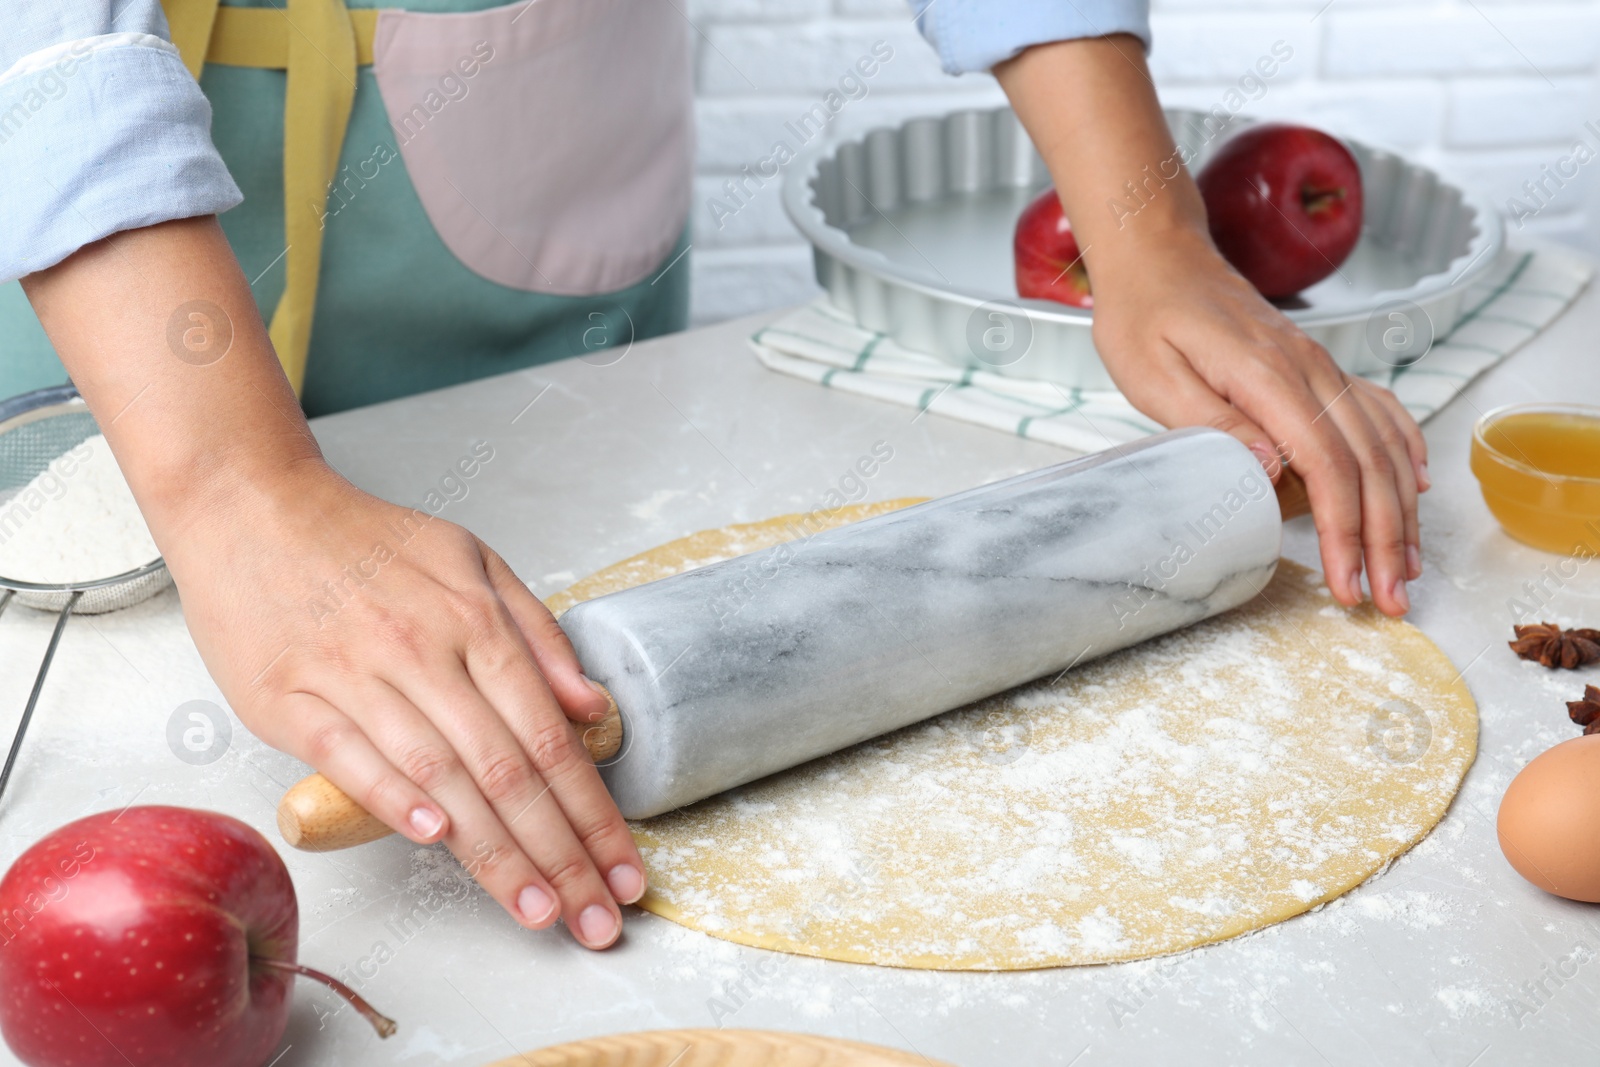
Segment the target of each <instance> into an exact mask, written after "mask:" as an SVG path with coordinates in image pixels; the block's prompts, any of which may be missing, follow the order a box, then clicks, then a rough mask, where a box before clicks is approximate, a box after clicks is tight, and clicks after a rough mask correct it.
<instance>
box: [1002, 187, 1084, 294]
mask: <svg viewBox="0 0 1600 1067" xmlns="http://www.w3.org/2000/svg"><path fill="white" fill-rule="evenodd" d="M1011 252H1012V257H1013V259H1014V260H1015V262H1016V268H1017V295H1018V296H1024V297H1030V298H1032V299H1035V300H1054V301H1056V302H1057V303H1061V304H1071V305H1072V306H1073V307H1080V308H1086V307H1093V306H1094V296H1093V294H1091V293H1090V291H1089V270H1088V268H1087V267H1085V266H1084V265H1083V254H1082V253H1081V252H1080V251H1079V250H1078V239H1077V237H1075V236H1073V233H1072V225H1071V223H1069V222H1067V216H1066V213H1065V212H1063V211H1062V210H1061V198H1060V197H1058V196H1056V191H1055V189H1054V188H1053V187H1052V188H1049V189H1046V190H1045V191H1044V192H1042V193H1040V194H1039V195H1038V197H1037V198H1035V199H1034V201H1033V202H1032V203H1031V204H1029V205H1028V206H1027V207H1025V208H1023V209H1022V214H1021V215H1019V216H1017V229H1016V233H1015V235H1014V236H1013V237H1012V241H1011Z"/></svg>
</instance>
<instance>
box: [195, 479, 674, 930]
mask: <svg viewBox="0 0 1600 1067" xmlns="http://www.w3.org/2000/svg"><path fill="white" fill-rule="evenodd" d="M173 534H175V535H176V536H173ZM168 541H169V543H171V544H172V545H173V546H174V547H173V549H172V550H171V551H169V552H168V555H167V560H168V564H169V565H170V566H171V568H172V572H173V575H174V577H175V579H176V580H177V583H178V586H179V588H180V590H182V593H183V607H184V615H185V618H186V619H187V621H188V623H189V630H190V633H191V634H192V635H193V636H194V639H195V643H196V645H197V646H198V647H199V649H200V653H201V655H202V656H203V657H204V659H205V662H206V666H207V667H209V668H210V670H211V674H212V677H213V678H215V679H216V681H217V684H218V685H219V686H221V688H222V691H223V693H224V694H225V695H226V696H227V698H228V701H229V703H230V704H231V705H232V707H233V709H234V711H235V712H236V713H237V714H238V715H239V718H240V719H242V720H243V721H244V723H245V725H247V726H248V727H249V728H250V729H251V731H252V732H253V733H255V734H256V736H258V737H260V738H261V739H262V740H264V741H266V742H267V743H268V744H270V745H272V746H273V747H274V748H279V749H282V750H283V751H285V752H288V753H290V754H292V755H294V756H296V757H298V758H299V759H301V760H304V761H305V762H306V763H309V764H310V765H311V766H313V767H316V768H317V769H318V770H320V771H322V773H323V774H324V775H326V776H327V777H328V778H329V779H331V780H332V781H333V783H334V784H335V785H337V786H339V788H341V789H343V790H344V791H345V792H346V793H348V794H349V795H350V796H351V797H352V798H353V799H355V800H356V801H357V802H358V803H360V804H361V806H362V807H364V808H366V809H367V810H368V811H370V812H371V813H373V814H374V815H376V816H377V817H378V818H379V819H381V820H383V821H384V822H385V823H387V824H388V825H389V826H390V827H392V828H394V829H395V830H396V831H398V832H400V833H402V834H404V835H405V836H406V837H409V838H410V839H411V840H413V841H416V842H418V843H419V844H420V843H428V842H432V841H437V840H440V839H442V840H444V842H445V843H446V844H447V845H448V846H449V847H450V850H451V851H452V852H453V853H455V855H456V857H457V858H458V859H460V860H461V862H462V863H463V864H465V865H466V866H467V868H468V869H469V870H470V871H471V872H472V873H473V874H474V876H475V877H476V878H477V879H478V881H479V882H480V883H482V884H483V886H484V888H485V889H487V890H488V891H489V893H490V895H492V896H493V897H494V898H495V900H497V901H499V902H500V904H501V906H502V907H504V908H505V909H506V910H507V911H508V912H510V913H511V914H512V915H513V916H514V917H515V918H516V919H517V920H518V921H519V922H521V923H522V924H523V925H525V926H528V927H530V928H533V929H542V928H543V927H546V926H549V925H550V924H551V923H553V922H555V921H556V920H557V919H558V918H565V919H566V922H567V926H568V927H569V928H570V929H571V930H572V932H573V934H574V935H575V936H576V937H577V938H578V940H579V941H581V942H582V943H583V944H585V945H587V946H589V947H590V948H604V947H605V946H607V945H609V944H611V943H612V942H613V941H615V940H616V938H617V935H618V933H619V932H620V930H621V914H620V912H619V909H618V907H617V905H618V903H619V902H620V903H624V904H629V903H632V902H634V901H635V900H637V899H638V898H639V897H640V895H642V894H643V892H644V878H643V874H642V871H643V869H644V867H643V864H642V862H641V861H640V858H639V853H638V850H637V849H636V848H635V847H634V844H633V839H632V836H631V835H630V834H629V832H628V827H627V825H626V823H624V822H623V820H622V817H621V816H620V815H619V814H618V813H617V809H616V806H615V805H614V804H613V803H612V801H611V797H610V796H609V794H607V792H606V790H605V787H604V785H602V784H601V781H600V776H599V774H598V772H597V771H596V770H595V768H594V765H593V764H592V763H591V762H590V761H589V756H588V753H587V752H586V751H585V749H584V747H583V745H582V742H581V740H580V738H579V735H578V733H577V731H576V730H575V729H574V728H573V726H572V725H571V723H569V721H568V719H569V717H570V718H571V719H573V720H576V721H577V722H580V723H587V722H593V721H595V720H597V719H599V718H601V717H602V716H603V715H604V714H605V712H606V710H607V701H606V699H605V697H604V696H603V695H602V694H601V692H599V691H598V690H597V689H595V688H593V687H592V684H591V683H589V682H588V680H587V679H586V678H584V676H583V674H582V672H581V669H580V668H579V666H578V662H577V658H576V657H575V656H574V655H573V651H572V646H571V645H570V644H569V643H568V642H567V639H566V636H565V635H564V634H563V633H562V632H561V629H560V627H559V626H557V625H556V622H555V620H554V618H552V617H551V615H550V613H549V611H547V610H546V609H545V607H544V605H543V604H541V603H540V602H539V600H538V599H537V598H535V597H534V596H533V594H532V593H530V592H529V591H528V589H527V587H526V586H524V585H523V584H522V582H521V581H519V580H518V579H517V576H516V575H515V574H513V573H512V572H511V569H510V568H509V567H508V566H507V565H506V563H505V561H504V560H502V559H501V558H500V557H499V556H497V555H495V553H494V552H493V551H491V550H490V549H489V547H488V546H487V545H485V544H484V543H483V542H482V541H480V540H478V539H477V538H476V537H474V536H473V535H472V534H470V533H468V532H467V531H466V530H464V529H462V528H461V527H459V526H456V525H454V524H453V523H450V522H447V521H446V520H444V519H442V518H435V517H433V516H431V515H429V514H428V513H427V512H425V511H414V510H409V509H406V508H401V507H396V506H394V505H392V504H388V503H385V502H384V501H382V500H379V499H377V498H375V497H372V496H369V495H368V494H366V493H363V492H361V491H360V490H358V489H356V488H355V487H353V486H351V485H350V484H349V483H347V482H345V481H344V480H343V479H342V478H340V477H338V476H337V475H336V474H334V473H333V472H332V471H330V470H328V469H327V468H326V467H324V466H323V465H322V464H320V463H318V462H310V463H306V464H300V465H297V466H296V467H295V468H294V469H293V470H292V471H291V472H290V474H289V475H288V476H287V477H286V478H284V479H283V481H282V484H275V485H267V486H263V485H260V484H259V483H257V484H250V485H240V486H236V487H235V488H234V489H233V490H232V492H231V493H229V494H228V495H227V496H225V497H224V498H223V499H221V500H220V501H219V502H218V506H216V507H215V508H214V509H208V510H206V511H202V512H197V513H195V514H194V515H192V517H190V518H189V519H188V520H187V521H185V522H184V523H183V525H182V527H181V529H179V530H174V531H172V534H169V537H168Z"/></svg>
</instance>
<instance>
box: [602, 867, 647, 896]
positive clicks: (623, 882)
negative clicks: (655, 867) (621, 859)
mask: <svg viewBox="0 0 1600 1067" xmlns="http://www.w3.org/2000/svg"><path fill="white" fill-rule="evenodd" d="M606 885H608V886H610V887H611V895H612V896H614V897H616V898H617V903H618V904H632V903H633V902H634V901H636V900H638V899H639V898H640V897H642V896H644V875H642V874H640V873H639V868H637V867H635V866H634V865H633V864H631V863H619V864H617V865H616V866H615V867H613V868H611V873H610V874H608V875H606Z"/></svg>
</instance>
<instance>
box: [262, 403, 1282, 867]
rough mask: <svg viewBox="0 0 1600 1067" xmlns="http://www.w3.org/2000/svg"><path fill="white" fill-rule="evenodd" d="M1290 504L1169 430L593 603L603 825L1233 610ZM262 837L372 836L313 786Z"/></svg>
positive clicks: (1215, 452)
mask: <svg viewBox="0 0 1600 1067" xmlns="http://www.w3.org/2000/svg"><path fill="white" fill-rule="evenodd" d="M1281 491H1282V490H1281V488H1280V492H1281ZM1303 509H1304V506H1303V499H1302V500H1299V501H1295V502H1292V503H1291V502H1290V501H1289V500H1287V499H1286V500H1285V503H1284V508H1283V511H1282V512H1280V507H1279V500H1278V497H1277V495H1275V494H1274V492H1273V488H1272V484H1271V482H1270V480H1269V479H1268V478H1267V476H1266V473H1265V472H1264V471H1263V470H1262V469H1261V465H1260V463H1259V462H1258V461H1257V460H1256V458H1255V457H1254V456H1253V455H1252V454H1251V453H1250V452H1249V450H1248V449H1246V448H1245V447H1244V446H1243V445H1241V444H1239V443H1238V442H1237V441H1235V440H1234V439H1233V438H1231V437H1229V436H1227V435H1226V434H1223V433H1220V432H1218V431H1215V430H1178V431H1174V432H1171V433H1165V434H1161V435H1159V436H1156V437H1151V438H1147V439H1146V440H1144V441H1141V442H1139V443H1136V444H1131V445H1127V446H1124V447H1121V448H1117V449H1113V450H1111V451H1107V452H1101V453H1098V454H1096V455H1092V456H1086V457H1084V458H1082V459H1076V460H1072V461H1070V462H1067V463H1062V464H1059V465H1057V466H1053V467H1047V468H1045V469H1043V470H1038V471H1033V472H1030V473H1028V474H1022V475H1018V476H1017V477H1015V478H1008V479H1006V480H1004V481H1000V482H995V483H993V484H991V485H985V486H981V487H979V488H977V489H970V490H967V491H966V492H962V493H957V494H955V495H953V496H948V497H943V498H940V499H938V500H931V501H928V502H927V503H924V504H918V505H916V506H914V507H909V508H905V509H903V510H901V511H895V512H890V513H889V514H886V515H880V516H878V517H876V518H872V519H867V520H865V521H863V522H858V523H855V524H853V525H850V526H843V527H839V528H837V529H833V530H828V531H825V532H822V533H819V534H816V535H814V536H812V537H810V538H807V539H804V540H799V541H794V542H790V543H788V544H784V545H778V546H776V547H774V548H769V549H765V550H763V551H761V552H755V553H752V554H750V555H747V556H740V557H738V558H736V559H730V560H726V561H724V562H722V563H715V564H712V565H710V566H706V567H701V568H699V569H698V570H693V571H688V572H685V573H683V574H680V575H677V576H675V577H671V578H666V579H663V580H661V581H656V582H651V583H649V584H647V585H642V586H638V587H636V588H633V589H628V590H624V591H622V592H618V593H612V594H610V595H608V596H603V597H598V598H596V599H594V600H590V601H586V602H584V603H581V604H578V605H576V606H575V607H573V608H572V609H571V610H569V611H568V612H567V613H566V614H565V615H564V616H562V619H561V626H562V628H563V629H564V630H565V631H566V632H567V635H568V636H569V637H570V638H571V639H572V643H573V645H574V646H575V647H576V649H577V652H578V659H579V660H580V661H581V662H582V664H583V668H584V671H585V672H586V673H587V674H588V675H589V677H591V678H593V679H595V680H596V681H598V682H600V683H601V684H602V685H604V686H606V687H607V688H608V689H609V690H610V692H611V694H612V695H613V697H614V699H615V702H616V705H617V707H618V708H619V709H620V714H621V723H620V731H618V730H617V729H615V726H614V724H613V726H611V727H610V728H607V729H603V730H600V731H598V732H596V731H591V736H590V738H589V740H590V745H589V747H590V748H591V750H596V751H597V754H601V753H603V754H605V755H607V756H609V758H605V759H602V760H598V761H597V762H599V763H600V773H601V775H602V777H603V778H604V780H605V783H606V785H607V787H608V788H609V789H610V790H611V795H612V796H613V797H614V798H615V799H616V802H617V805H618V807H619V808H620V809H621V810H622V813H623V814H624V815H625V816H627V817H629V818H644V817H647V816H651V815H657V814H660V813H661V812H665V811H670V810H672V809H674V808H678V807H682V806H683V805H685V804H691V803H693V802H694V801H696V800H700V799H702V798H704V797H708V796H711V795H713V794H715V793H720V792H722V791H723V790H726V789H731V788H733V787H734V786H738V785H742V784H744V783H745V782H750V781H754V780H755V779H757V778H761V777H764V776H766V775H768V774H771V773H773V772H774V771H780V770H783V769H785V768H788V767H793V766H796V765H797V764H801V763H804V762H806V761H807V760H811V759H815V758H817V757H818V756H822V755H826V754H827V753H830V752H835V751H837V750H839V749H841V748H845V747H847V746H849V745H853V744H856V743H857V742H859V741H864V740H866V739H867V738H870V737H876V736H878V735H880V734H884V733H888V732H889V731H891V730H896V729H899V728H900V727H902V726H906V725H909V724H911V723H914V722H917V721H919V720H922V719H926V718H928V717H930V716H933V715H937V714H939V713H940V712H943V711H948V710H950V709H952V708H957V707H960V706H961V705H963V704H967V703H970V702H971V701H974V700H978V699H981V698H983V697H986V696H990V695H992V694H994V693H998V692H1000V691H1002V690H1005V689H1009V688H1011V687H1012V686H1016V685H1020V684H1022V683H1024V682H1028V681H1031V680H1033V679H1036V678H1048V677H1051V676H1054V675H1057V674H1060V673H1061V672H1063V671H1065V670H1067V669H1068V668H1070V667H1072V666H1074V665H1076V664H1079V663H1082V662H1085V661H1087V660H1090V659H1094V658H1097V657H1099V656H1104V655H1107V654H1108V653H1111V652H1115V651H1117V650H1118V649H1121V648H1126V647H1127V646H1129V645H1132V644H1135V643H1137V642H1139V641H1143V640H1146V639H1148V638H1151V637H1155V636H1157V635H1159V634H1164V633H1168V632H1170V631H1172V630H1176V629H1179V628H1181V627H1184V626H1187V625H1189V624H1190V623H1194V622H1198V621H1200V620H1201V619H1205V618H1208V617H1209V616H1212V615H1215V614H1217V613H1219V612H1222V611H1226V610H1227V609H1229V608H1232V607H1235V606H1237V605H1239V604H1242V603H1244V602H1245V601H1247V600H1249V599H1251V598H1252V597H1254V596H1255V595H1256V593H1257V591H1258V590H1260V589H1261V588H1262V587H1263V586H1264V585H1265V584H1266V583H1267V581H1268V580H1269V579H1270V578H1271V577H1272V573H1273V571H1274V569H1275V568H1276V567H1277V563H1278V552H1279V549H1280V547H1281V542H1282V536H1283V529H1282V517H1283V513H1284V512H1288V511H1291V510H1292V511H1295V512H1298V511H1301V510H1303ZM602 725H605V724H602ZM618 732H620V735H621V749H620V751H617V750H616V749H615V741H616V738H615V735H616V734H617V733H618ZM285 808H291V809H293V810H291V811H290V812H289V814H288V815H287V816H286V815H285ZM279 823H280V826H283V827H284V828H285V838H286V839H288V840H289V842H290V843H291V844H297V845H299V846H300V847H307V848H314V849H315V848H329V847H344V846H345V845H348V844H354V843H359V841H361V840H371V839H373V838H375V837H378V836H382V835H383V834H385V833H387V832H388V830H387V827H384V826H383V825H382V824H381V823H378V822H377V821H376V820H374V819H372V818H371V817H370V816H368V815H367V814H366V812H364V811H363V810H362V809H361V808H359V807H358V806H357V805H356V804H355V803H354V802H353V801H351V800H350V799H349V798H347V797H345V796H344V794H342V793H340V792H339V791H338V790H337V789H336V788H334V787H333V786H332V785H331V784H330V783H327V782H326V780H324V779H321V778H320V776H317V775H313V776H312V777H311V778H309V779H307V780H306V781H305V782H302V783H300V785H298V786H296V787H295V788H294V789H293V790H291V791H290V793H289V795H287V796H285V798H284V804H283V806H280V808H279Z"/></svg>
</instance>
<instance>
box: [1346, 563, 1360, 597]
mask: <svg viewBox="0 0 1600 1067" xmlns="http://www.w3.org/2000/svg"><path fill="white" fill-rule="evenodd" d="M1345 588H1346V589H1347V590H1349V592H1350V600H1351V601H1352V602H1353V603H1356V604H1359V603H1361V597H1362V593H1361V568H1360V567H1357V568H1356V569H1355V570H1353V571H1351V572H1350V580H1349V581H1348V582H1347V583H1345Z"/></svg>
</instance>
